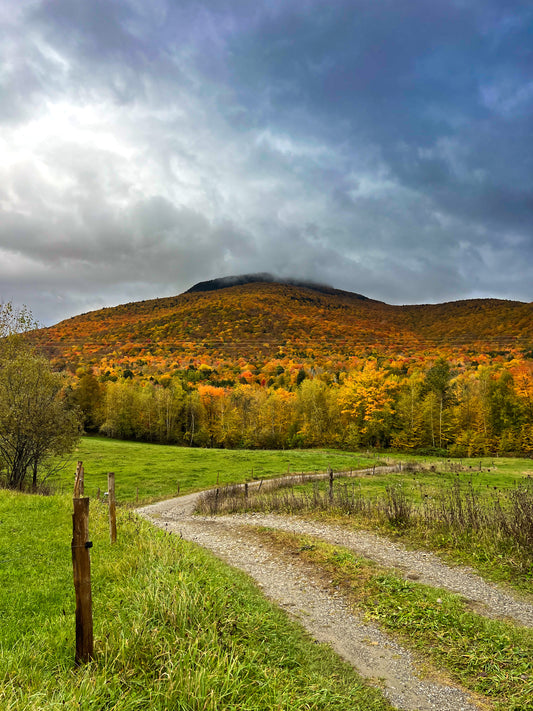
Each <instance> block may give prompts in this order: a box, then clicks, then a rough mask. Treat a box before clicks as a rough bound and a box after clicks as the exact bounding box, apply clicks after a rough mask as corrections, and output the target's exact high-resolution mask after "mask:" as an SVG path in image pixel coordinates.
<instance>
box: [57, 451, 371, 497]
mask: <svg viewBox="0 0 533 711" xmlns="http://www.w3.org/2000/svg"><path fill="white" fill-rule="evenodd" d="M77 460H81V461H83V464H84V469H85V488H86V492H87V493H88V494H89V495H90V496H95V495H96V492H97V489H98V488H100V490H101V492H104V491H106V489H107V472H110V471H112V472H115V476H116V487H117V500H118V501H120V502H130V503H135V502H136V501H137V490H138V497H139V498H138V501H139V503H147V502H150V501H153V500H156V499H163V498H169V497H171V496H176V495H177V492H178V486H179V491H180V494H186V493H189V492H192V491H199V490H201V489H206V488H209V487H211V486H216V485H217V483H220V484H228V483H234V482H243V481H250V480H252V479H263V478H264V479H270V478H272V477H274V476H282V475H283V474H286V473H287V472H290V473H300V472H313V471H315V470H316V471H325V470H326V469H327V468H328V466H331V467H333V469H334V470H335V471H342V470H349V469H351V468H354V469H357V468H363V467H367V466H372V464H374V463H376V461H379V460H377V459H376V458H375V457H373V456H372V455H365V454H354V453H352V452H340V451H335V450H312V449H305V450H289V451H287V450H243V449H234V450H229V449H194V448H190V447H174V446H170V445H162V444H146V443H140V442H123V441H120V440H112V439H107V438H104V437H83V438H82V439H81V440H80V444H79V446H78V448H77V450H76V452H74V455H73V457H72V459H71V460H70V461H69V462H67V463H66V464H65V467H64V468H63V470H62V471H61V473H60V475H59V477H57V478H56V479H55V481H54V484H55V485H56V486H57V487H59V488H60V489H61V488H62V489H64V490H65V491H66V492H70V491H71V490H72V482H73V480H74V472H75V470H76V461H77Z"/></svg>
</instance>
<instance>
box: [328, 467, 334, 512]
mask: <svg viewBox="0 0 533 711" xmlns="http://www.w3.org/2000/svg"><path fill="white" fill-rule="evenodd" d="M328 474H329V503H330V505H331V504H332V503H333V469H332V468H331V467H328Z"/></svg>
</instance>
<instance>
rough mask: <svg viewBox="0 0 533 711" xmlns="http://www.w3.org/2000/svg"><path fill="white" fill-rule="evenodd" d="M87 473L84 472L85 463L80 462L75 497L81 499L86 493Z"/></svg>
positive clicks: (75, 480) (77, 470) (75, 481)
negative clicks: (85, 480)
mask: <svg viewBox="0 0 533 711" xmlns="http://www.w3.org/2000/svg"><path fill="white" fill-rule="evenodd" d="M84 478H85V472H84V470H83V462H78V465H77V467H76V477H75V479H74V497H75V498H76V499H80V498H81V497H82V496H83V494H84V493H85V482H84Z"/></svg>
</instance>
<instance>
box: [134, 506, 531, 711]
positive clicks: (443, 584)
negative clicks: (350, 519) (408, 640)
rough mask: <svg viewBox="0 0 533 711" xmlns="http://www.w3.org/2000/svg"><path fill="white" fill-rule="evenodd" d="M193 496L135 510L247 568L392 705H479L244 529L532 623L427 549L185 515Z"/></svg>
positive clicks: (464, 708)
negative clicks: (327, 550)
mask: <svg viewBox="0 0 533 711" xmlns="http://www.w3.org/2000/svg"><path fill="white" fill-rule="evenodd" d="M198 496H199V494H190V495H188V496H183V497H180V498H177V499H171V500H169V501H162V502H159V503H157V504H153V505H151V506H146V507H144V508H142V509H139V513H140V514H141V515H142V516H144V517H145V518H147V519H148V520H149V521H151V522H152V523H154V524H155V525H157V526H160V527H162V528H164V529H165V530H167V531H171V532H174V533H177V534H179V535H181V536H182V537H183V538H185V539H187V540H190V541H194V542H196V543H198V544H199V545H202V546H204V547H205V548H208V549H209V550H211V551H213V552H214V553H215V554H216V555H217V556H219V557H220V558H222V559H223V560H225V561H226V562H228V563H230V564H231V565H233V566H235V567H237V568H240V569H241V570H244V571H245V572H247V573H248V574H249V575H250V576H251V577H252V578H253V579H254V580H255V581H256V582H257V583H258V585H259V586H260V587H261V589H262V590H263V592H264V594H265V595H266V596H267V597H269V598H270V599H271V600H273V601H275V602H276V603H277V604H278V605H279V606H281V607H282V608H283V609H285V610H286V611H287V612H288V613H289V614H290V615H291V616H292V617H294V618H296V619H298V620H299V621H300V623H301V624H302V625H303V627H305V629H306V630H307V631H308V632H309V633H310V634H311V635H312V636H313V637H314V638H315V639H316V640H318V641H320V642H327V643H329V644H330V645H331V646H332V647H333V649H334V650H335V651H336V652H337V653H338V654H339V655H340V656H342V657H343V658H344V659H346V660H347V661H348V662H350V663H351V664H352V665H353V666H354V667H355V668H356V669H357V670H358V672H359V673H360V674H361V675H362V676H364V677H366V678H367V679H369V680H370V681H371V682H374V683H377V684H379V686H381V687H382V689H383V693H384V694H385V696H387V698H388V699H389V700H390V701H391V703H393V704H394V705H395V706H396V708H398V709H410V710H412V711H415V710H416V711H426V710H428V711H429V710H431V709H438V710H439V711H471V710H474V709H479V708H481V706H478V705H477V704H476V701H475V700H474V699H473V698H472V697H471V696H470V695H469V694H468V692H466V691H464V690H462V689H459V688H456V687H455V686H453V685H451V684H448V683H444V682H442V681H441V680H440V679H439V680H435V679H431V678H428V677H427V676H424V675H423V674H422V673H421V672H420V670H419V668H418V664H417V659H416V657H415V655H413V654H412V653H411V652H410V651H408V650H407V649H405V648H404V647H402V646H401V645H399V644H398V643H397V642H395V641H394V640H393V639H392V638H390V637H389V636H388V635H387V634H385V633H384V632H383V631H381V630H380V629H379V628H378V627H376V626H373V625H369V624H368V623H367V622H364V621H363V620H362V619H361V618H359V617H358V616H357V615H356V614H355V613H354V612H353V610H351V609H350V608H349V606H348V605H347V603H346V602H345V600H344V599H343V598H342V596H341V595H340V594H335V592H331V591H329V590H325V589H324V586H323V584H321V583H320V581H319V580H318V579H317V578H316V577H315V576H314V575H313V570H312V568H311V567H304V568H302V566H301V564H297V563H291V562H290V561H288V560H287V559H286V558H285V557H282V556H280V555H278V554H276V553H275V552H273V551H272V550H270V549H268V548H266V547H263V546H262V545H261V542H260V539H258V538H257V535H256V534H255V535H250V532H249V531H248V530H247V526H250V525H252V526H269V527H271V528H278V529H282V530H285V531H290V532H294V533H299V534H301V533H303V534H308V535H312V536H317V537H319V538H321V539H322V540H325V541H328V542H330V543H333V544H337V545H342V546H345V547H346V548H349V549H351V550H352V551H354V552H355V553H357V554H359V555H362V556H364V557H366V558H368V559H371V560H374V561H376V562H377V563H379V564H380V565H384V566H386V567H392V568H395V569H396V570H397V571H399V572H400V573H401V574H402V575H404V576H405V577H406V578H408V579H416V580H417V581H419V582H422V583H426V584H429V585H432V586H434V587H439V588H445V589H447V590H451V591H453V592H456V593H459V594H461V595H462V596H463V597H464V598H465V600H467V601H468V602H469V603H470V604H471V606H472V607H474V608H475V609H476V611H477V612H478V613H481V614H484V615H486V616H490V617H497V618H505V619H509V620H513V621H515V622H517V623H519V624H522V625H524V626H528V627H532V626H533V605H531V604H530V603H529V602H527V601H525V600H520V599H518V598H517V597H515V596H514V595H513V594H509V593H508V592H506V591H504V590H502V589H500V588H499V587H498V586H497V585H494V584H492V583H488V582H486V581H485V580H483V579H482V578H481V577H480V576H479V575H477V574H475V573H474V572H473V571H472V570H471V569H469V568H466V567H451V566H448V565H446V564H444V563H443V562H442V561H441V560H440V559H439V558H438V557H437V556H435V555H433V554H431V553H427V552H424V551H419V550H408V549H406V548H405V547H404V546H402V545H401V544H398V543H394V542H391V541H389V540H387V539H385V538H383V537H381V536H378V535H376V534H374V533H370V532H368V531H350V530H347V529H345V528H342V527H340V526H334V525H329V524H324V523H318V522H313V521H310V520H306V519H302V518H296V517H288V516H279V515H265V514H253V513H252V514H240V515H235V516H217V517H205V516H193V515H192V512H193V509H194V505H195V502H196V500H197V497H198Z"/></svg>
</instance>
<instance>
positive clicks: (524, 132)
mask: <svg viewBox="0 0 533 711" xmlns="http://www.w3.org/2000/svg"><path fill="white" fill-rule="evenodd" d="M532 19H533V13H532V11H531V8H530V5H529V3H526V2H519V1H516V2H512V3H501V2H499V1H497V0H483V1H482V0H479V2H472V3H468V4H466V3H463V2H459V1H458V2H449V3H440V2H436V3H427V2H425V1H422V0H402V1H401V2H397V1H396V0H395V1H394V2H392V0H391V2H388V1H387V2H383V3H374V2H371V1H370V0H357V2H352V1H350V2H348V1H347V0H346V1H342V2H338V3H322V2H318V0H296V1H295V2H293V3H290V4H287V3H283V2H268V3H266V2H259V3H248V2H244V0H226V1H225V2H223V3H220V2H216V3H215V2H210V1H209V0H204V1H203V2H201V3H198V2H196V1H195V2H193V0H182V1H181V2H180V3H176V2H172V1H171V0H157V1H156V2H153V3H150V4H146V3H140V2H137V1H136V0H117V2H113V3H108V2H104V0H95V2H90V3H87V2H85V0H48V1H44V0H41V1H39V0H36V2H32V3H27V4H24V3H17V2H15V0H4V2H3V4H2V5H1V6H0V30H1V31H2V37H3V39H2V42H1V43H0V60H1V64H0V66H1V69H0V91H1V92H2V101H1V102H0V150H1V151H2V156H3V160H2V163H1V164H0V186H1V188H0V257H1V259H0V299H4V300H5V299H14V300H15V301H17V303H26V304H28V305H29V306H30V307H31V308H32V309H33V310H34V312H35V314H36V316H38V317H39V318H40V319H42V320H43V321H44V322H45V323H51V322H53V321H55V320H58V319H59V318H62V317H65V316H69V315H72V314H74V313H76V312H78V311H86V310H88V309H90V308H95V307H98V306H103V305H108V304H114V303H119V302H123V301H131V300H136V299H142V298H150V297H155V296H163V295H168V294H173V293H179V292H180V291H183V290H185V289H186V288H188V287H190V286H191V285H192V284H193V283H194V282H195V281H201V280H205V279H210V278H215V277H219V276H223V275H225V274H237V273H241V272H242V273H248V272H258V271H269V272H274V273H277V274H278V275H280V276H282V277H289V276H292V277H300V278H308V279H309V278H310V279H314V280H316V281H318V282H328V283H330V284H332V285H333V286H336V287H339V288H344V289H349V290H353V291H357V292H361V293H365V294H367V295H368V296H371V297H373V298H377V299H382V300H386V301H390V302H395V303H409V302H411V303H412V302H430V301H440V300H449V299H455V298H466V297H468V296H500V297H506V298H517V299H522V300H527V301H530V300H531V299H532V298H533V297H532V296H531V287H530V284H531V281H532V277H533V273H532V271H533V267H532V266H531V265H533V230H532V227H533V217H532V215H533V211H532V208H533V198H532V195H533V190H532V188H533V170H532V168H533V151H531V135H532V128H533V126H532V123H533V118H532V117H533V112H532V108H533V77H532V75H531V66H532V64H531V59H532V57H531V54H532V50H531V49H530V48H531V47H532V46H533V44H532V42H531V30H532Z"/></svg>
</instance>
